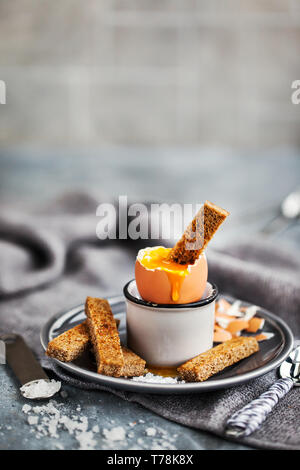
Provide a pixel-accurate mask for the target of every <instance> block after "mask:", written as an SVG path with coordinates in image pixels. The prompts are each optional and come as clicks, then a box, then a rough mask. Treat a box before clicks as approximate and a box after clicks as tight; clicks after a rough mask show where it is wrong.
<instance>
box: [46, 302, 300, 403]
mask: <svg viewBox="0 0 300 470" xmlns="http://www.w3.org/2000/svg"><path fill="white" fill-rule="evenodd" d="M228 299H229V300H234V299H232V298H228ZM108 301H109V303H110V305H111V308H112V311H113V313H114V315H115V317H116V318H119V319H120V320H121V323H120V326H119V332H120V337H121V341H122V343H123V344H126V315H125V301H124V298H123V296H118V297H110V298H108ZM243 305H245V306H249V305H250V304H249V303H247V302H243ZM258 316H260V317H262V318H264V319H265V326H264V331H270V332H272V333H274V336H273V338H271V339H269V340H266V341H263V342H261V343H260V350H259V351H258V352H257V353H255V354H253V355H252V356H250V357H249V358H246V359H243V360H242V361H240V362H239V363H237V364H235V365H233V366H231V367H228V368H227V369H225V370H224V371H223V372H220V373H219V374H216V375H215V376H213V377H211V378H210V379H208V380H207V381H206V382H200V383H181V384H180V383H175V384H161V383H156V384H155V383H144V382H135V381H133V380H131V379H126V378H114V377H107V376H105V375H100V374H97V373H96V367H95V363H94V361H93V357H92V355H91V354H90V353H89V352H88V351H87V352H86V353H85V354H84V355H83V356H82V357H81V358H80V359H77V360H76V361H74V362H70V363H64V362H60V361H57V360H56V359H53V360H54V361H55V362H57V364H59V365H60V366H61V367H63V368H64V369H66V370H68V371H69V372H71V373H72V374H75V375H78V376H80V377H81V378H82V379H85V380H87V381H89V382H90V381H93V382H97V383H99V384H102V385H106V386H108V387H114V388H119V389H123V390H127V391H134V392H141V393H160V394H162V393H170V394H175V393H176V394H178V393H201V392H207V391H209V390H217V389H221V388H228V387H232V386H234V385H238V384H241V383H244V382H247V381H249V380H251V379H254V378H255V377H259V376H260V375H263V374H266V373H267V372H269V371H270V370H272V369H274V368H276V367H278V366H279V365H280V364H281V362H282V361H284V359H285V358H286V357H287V356H288V355H289V353H290V351H291V349H292V346H293V335H292V332H291V330H290V328H289V327H288V326H287V325H286V323H285V322H284V321H283V320H281V319H280V318H278V317H277V316H276V315H274V314H272V313H270V312H268V311H266V310H264V309H260V310H259V312H258ZM84 319H85V313H84V305H79V306H78V307H75V308H72V309H71V310H68V311H67V312H63V313H59V314H57V315H55V316H54V317H52V318H51V319H50V320H49V321H48V322H47V323H46V325H45V326H44V328H43V329H42V332H41V343H42V346H43V348H44V349H46V346H47V344H48V342H49V341H50V340H51V339H53V338H55V336H58V335H59V334H61V333H63V332H64V331H66V330H68V329H70V328H72V327H73V326H75V325H77V324H78V323H81V322H82V321H83V320H84Z"/></svg>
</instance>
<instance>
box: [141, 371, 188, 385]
mask: <svg viewBox="0 0 300 470" xmlns="http://www.w3.org/2000/svg"><path fill="white" fill-rule="evenodd" d="M132 380H133V381H134V382H145V383H157V384H176V383H181V384H182V383H185V382H184V380H180V379H179V378H177V377H162V376H160V375H154V374H151V372H148V373H147V374H146V375H142V376H140V377H132Z"/></svg>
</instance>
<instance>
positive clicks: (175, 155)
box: [0, 0, 300, 215]
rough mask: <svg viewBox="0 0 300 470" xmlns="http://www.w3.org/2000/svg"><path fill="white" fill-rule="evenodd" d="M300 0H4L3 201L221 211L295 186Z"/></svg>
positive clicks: (258, 206) (0, 72)
mask: <svg viewBox="0 0 300 470" xmlns="http://www.w3.org/2000/svg"><path fill="white" fill-rule="evenodd" d="M299 52H300V0H290V1H287V0H261V1H254V0H227V1H221V0H219V1H216V0H160V1H157V0H111V1H108V0H102V1H98V0H89V1H83V0H60V1H53V0H43V1H40V0H0V79H2V80H5V82H6V85H7V103H6V104H5V105H0V142H1V150H0V158H1V160H0V172H1V173H0V175H1V176H0V183H1V188H0V197H1V201H2V202H3V203H6V204H7V203H13V204H17V205H19V206H24V205H25V206H26V207H31V206H33V205H36V204H39V203H40V202H41V201H42V200H47V199H49V198H52V197H56V196H57V195H58V194H60V193H62V192H64V191H77V190H80V191H84V192H86V191H88V192H89V193H92V194H94V195H95V196H96V198H97V199H98V200H99V202H100V201H101V200H103V199H105V200H108V199H113V198H116V197H117V196H118V195H119V194H127V195H128V197H129V199H131V200H151V199H153V200H162V201H167V202H168V201H176V202H198V201H203V200H204V199H206V198H209V199H212V200H215V201H216V202H217V203H219V204H221V205H223V206H224V207H226V208H227V209H229V210H230V211H231V212H233V214H234V215H236V214H240V213H245V212H247V211H249V210H250V211H252V212H254V213H256V211H257V210H259V211H261V212H264V211H265V210H266V208H267V207H270V206H271V207H273V208H274V210H275V208H276V207H277V206H278V204H279V203H280V201H281V200H282V198H283V197H284V196H285V195H286V194H287V193H288V192H289V191H291V190H292V189H294V188H295V187H296V186H297V184H298V183H299V174H300V165H299V144H300V133H299V124H300V106H297V105H293V104H292V102H291V93H292V90H291V84H292V82H293V81H294V80H296V79H299V78H300V62H299Z"/></svg>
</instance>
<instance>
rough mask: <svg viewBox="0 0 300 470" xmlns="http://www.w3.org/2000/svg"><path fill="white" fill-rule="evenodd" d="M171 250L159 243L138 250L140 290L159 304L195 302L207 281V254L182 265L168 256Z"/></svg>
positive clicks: (148, 299)
mask: <svg viewBox="0 0 300 470" xmlns="http://www.w3.org/2000/svg"><path fill="white" fill-rule="evenodd" d="M170 250H171V248H165V247H163V246H158V247H150V248H145V249H143V250H140V251H139V253H138V256H137V260H136V264H135V279H136V283H137V288H138V290H139V293H140V295H141V297H142V298H143V299H144V300H146V301H148V302H153V303H159V304H175V303H176V304H178V303H180V304H181V303H183V304H184V303H189V302H196V301H197V300H199V299H201V297H202V295H203V293H204V291H205V287H206V282H207V262H206V257H205V254H202V255H201V256H200V257H199V258H198V259H197V260H196V262H195V263H194V264H193V265H181V264H177V263H174V262H173V261H169V260H168V259H167V258H168V254H169V252H170Z"/></svg>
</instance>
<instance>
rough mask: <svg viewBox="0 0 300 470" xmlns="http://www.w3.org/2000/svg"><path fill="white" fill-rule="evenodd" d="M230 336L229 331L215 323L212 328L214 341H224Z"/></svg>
mask: <svg viewBox="0 0 300 470" xmlns="http://www.w3.org/2000/svg"><path fill="white" fill-rule="evenodd" d="M231 338H232V335H231V333H229V331H226V330H224V329H223V328H220V327H219V326H218V325H215V328H214V343H224V341H228V340H229V339H231Z"/></svg>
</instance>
